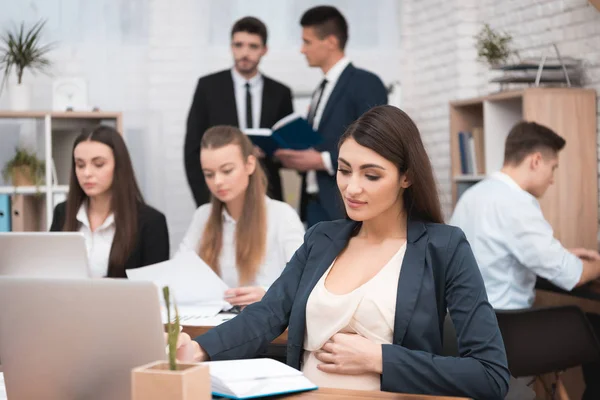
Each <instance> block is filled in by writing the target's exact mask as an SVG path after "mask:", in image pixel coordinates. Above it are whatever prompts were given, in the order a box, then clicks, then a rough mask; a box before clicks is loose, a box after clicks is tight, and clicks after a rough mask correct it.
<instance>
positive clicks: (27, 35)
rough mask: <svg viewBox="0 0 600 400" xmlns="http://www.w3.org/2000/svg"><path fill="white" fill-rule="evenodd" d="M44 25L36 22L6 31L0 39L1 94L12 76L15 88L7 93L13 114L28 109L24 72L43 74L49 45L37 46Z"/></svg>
mask: <svg viewBox="0 0 600 400" xmlns="http://www.w3.org/2000/svg"><path fill="white" fill-rule="evenodd" d="M45 24H46V21H44V20H41V21H38V22H36V23H35V24H34V25H33V26H32V27H31V28H29V29H26V28H25V23H23V22H22V23H21V25H20V26H19V27H15V28H13V29H12V30H6V31H5V32H4V33H2V35H1V36H0V68H1V69H2V70H3V75H4V77H3V79H2V84H1V85H0V93H1V90H2V89H3V88H4V87H6V86H7V85H8V81H9V79H10V77H11V75H12V73H13V70H14V72H15V73H16V84H15V85H11V87H10V89H9V93H10V103H11V108H12V109H13V110H27V109H29V107H30V91H29V90H30V89H29V87H27V86H26V85H25V84H24V83H23V74H24V72H25V70H29V71H31V72H33V73H35V72H44V73H45V72H47V69H48V67H49V66H50V60H49V59H48V58H47V57H46V56H47V54H48V52H49V51H50V50H51V49H52V47H53V44H46V45H42V44H41V43H40V39H41V33H42V29H43V28H44V25H45Z"/></svg>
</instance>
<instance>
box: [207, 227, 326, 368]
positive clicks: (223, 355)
mask: <svg viewBox="0 0 600 400" xmlns="http://www.w3.org/2000/svg"><path fill="white" fill-rule="evenodd" d="M316 226H317V225H315V226H313V227H312V228H311V229H309V230H308V232H306V234H305V235H304V244H302V246H300V248H299V249H298V250H296V253H295V254H294V256H293V257H292V259H291V260H290V262H288V263H287V265H286V267H285V269H284V270H283V272H282V273H281V276H280V277H279V278H278V279H277V280H276V281H275V282H273V284H272V285H271V287H270V288H269V290H268V291H267V293H266V294H265V296H264V297H263V299H262V300H261V301H259V302H257V303H253V304H250V305H249V306H248V307H246V308H245V309H244V311H243V312H242V313H241V314H239V315H238V316H237V317H235V318H233V319H232V320H230V321H228V322H226V323H224V324H221V325H219V326H217V327H216V328H214V329H211V330H210V331H208V332H207V333H205V334H204V335H202V336H199V337H197V338H196V339H195V340H196V341H197V342H198V344H200V346H201V347H202V348H203V349H204V351H205V352H206V353H207V354H208V356H209V357H210V359H211V360H213V361H215V360H228V359H239V358H251V357H255V356H256V355H257V354H260V353H262V352H264V351H265V350H266V348H267V346H268V345H269V343H271V342H272V341H273V340H274V339H275V338H276V337H278V336H279V335H281V334H282V333H283V332H284V331H285V329H286V328H287V326H288V322H289V318H290V313H291V310H292V305H293V303H294V298H295V297H296V292H297V291H298V284H299V282H300V278H301V277H302V272H303V270H304V266H305V264H306V260H307V257H308V253H309V251H310V249H309V248H308V247H309V244H308V239H309V237H310V235H311V233H312V232H313V230H314V228H315V227H316Z"/></svg>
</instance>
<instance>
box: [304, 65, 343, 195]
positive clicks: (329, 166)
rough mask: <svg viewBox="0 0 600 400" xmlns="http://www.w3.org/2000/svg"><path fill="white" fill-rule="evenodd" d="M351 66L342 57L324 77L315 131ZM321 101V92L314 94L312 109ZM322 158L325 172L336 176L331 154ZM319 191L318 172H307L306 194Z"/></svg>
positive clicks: (323, 155)
mask: <svg viewBox="0 0 600 400" xmlns="http://www.w3.org/2000/svg"><path fill="white" fill-rule="evenodd" d="M348 64H350V60H349V59H348V58H347V57H342V58H341V59H340V60H339V61H338V62H337V63H335V65H334V66H333V67H331V69H330V70H329V71H327V73H326V74H325V76H324V77H323V79H327V85H325V90H323V95H322V96H321V101H320V102H319V108H317V110H316V113H315V119H314V121H313V129H314V130H316V131H318V130H319V124H320V123H321V118H323V111H324V110H325V107H326V106H327V102H328V101H329V97H330V96H331V93H332V92H333V89H335V85H336V84H337V81H338V80H339V79H340V75H342V72H344V70H345V69H346V67H347V66H348ZM318 99H319V91H317V92H316V93H314V95H313V98H312V100H311V107H314V106H315V105H316V102H317V100H318ZM321 157H322V158H323V164H324V165H325V170H326V171H327V172H328V173H329V175H335V171H334V170H333V162H332V160H331V154H330V153H329V152H328V151H324V152H322V153H321ZM318 191H319V186H318V184H317V172H316V171H314V170H311V171H307V172H306V192H307V193H317V192H318Z"/></svg>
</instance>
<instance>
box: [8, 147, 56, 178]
mask: <svg viewBox="0 0 600 400" xmlns="http://www.w3.org/2000/svg"><path fill="white" fill-rule="evenodd" d="M45 174H46V165H45V164H44V161H43V160H40V159H39V158H38V157H37V156H36V154H35V153H34V152H30V151H28V150H27V149H24V148H21V147H17V148H16V149H15V155H14V156H13V158H11V159H10V160H8V162H7V163H6V164H5V165H4V168H2V178H3V179H4V181H5V182H9V181H10V182H11V184H12V185H13V186H35V187H39V186H40V185H41V184H42V183H43V182H44V176H45Z"/></svg>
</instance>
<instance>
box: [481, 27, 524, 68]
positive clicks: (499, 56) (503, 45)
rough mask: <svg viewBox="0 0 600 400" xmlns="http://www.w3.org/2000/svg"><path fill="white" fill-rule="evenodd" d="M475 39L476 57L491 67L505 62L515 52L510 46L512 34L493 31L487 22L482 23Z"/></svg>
mask: <svg viewBox="0 0 600 400" xmlns="http://www.w3.org/2000/svg"><path fill="white" fill-rule="evenodd" d="M475 40H476V48H477V57H478V59H479V60H480V61H484V62H486V63H487V64H488V65H489V66H490V67H492V68H494V67H497V66H499V65H501V64H504V63H506V61H508V58H509V57H510V56H511V55H513V54H515V55H516V54H517V53H516V52H515V51H513V50H511V48H510V44H511V42H512V36H511V35H509V34H508V33H503V32H497V31H495V30H494V29H492V28H491V27H490V25H489V24H484V25H483V28H481V30H480V31H479V33H478V34H477V36H475Z"/></svg>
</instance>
